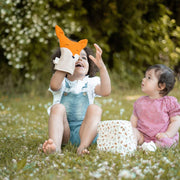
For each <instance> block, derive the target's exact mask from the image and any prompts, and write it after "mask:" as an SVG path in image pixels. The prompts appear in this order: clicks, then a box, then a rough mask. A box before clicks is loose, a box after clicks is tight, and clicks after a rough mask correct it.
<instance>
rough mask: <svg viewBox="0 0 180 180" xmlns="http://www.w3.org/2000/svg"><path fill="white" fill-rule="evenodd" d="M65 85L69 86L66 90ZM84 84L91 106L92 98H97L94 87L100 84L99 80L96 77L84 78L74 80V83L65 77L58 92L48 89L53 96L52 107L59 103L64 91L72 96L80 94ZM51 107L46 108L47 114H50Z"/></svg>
mask: <svg viewBox="0 0 180 180" xmlns="http://www.w3.org/2000/svg"><path fill="white" fill-rule="evenodd" d="M66 83H68V86H69V88H68V89H67V88H66ZM86 83H87V95H88V99H89V104H93V102H94V98H95V97H97V96H98V95H97V94H95V87H96V86H97V85H98V84H100V78H99V77H98V76H95V77H91V78H90V77H89V76H85V78H84V79H83V80H75V81H70V80H68V79H67V78H66V77H65V78H64V80H63V82H62V87H61V88H60V89H59V90H58V91H53V90H51V89H50V88H49V91H50V92H51V93H52V95H53V104H52V105H54V104H58V103H60V101H61V98H62V94H63V92H64V91H66V92H72V93H74V94H79V93H81V92H82V87H84V86H85V84H86ZM52 105H51V106H50V107H49V108H48V114H50V109H51V107H52Z"/></svg>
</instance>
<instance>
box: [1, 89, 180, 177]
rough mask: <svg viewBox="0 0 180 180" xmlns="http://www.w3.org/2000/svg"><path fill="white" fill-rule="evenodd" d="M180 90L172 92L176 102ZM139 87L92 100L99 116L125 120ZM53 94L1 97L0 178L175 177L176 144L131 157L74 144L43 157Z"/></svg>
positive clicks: (179, 164) (178, 164)
mask: <svg viewBox="0 0 180 180" xmlns="http://www.w3.org/2000/svg"><path fill="white" fill-rule="evenodd" d="M179 90H180V88H179V86H177V87H175V89H174V90H173V92H172V93H171V95H174V96H176V97H177V99H178V100H179V101H180V91H179ZM141 95H142V94H141V92H140V91H139V90H127V91H125V90H123V91H121V90H118V89H113V91H112V95H111V96H109V97H107V98H97V99H96V103H97V104H99V105H100V106H101V107H102V109H103V116H102V120H108V119H109V120H113V119H126V120H129V118H130V116H131V113H132V108H133V103H134V101H135V100H136V99H137V98H138V97H139V96H141ZM51 102H52V97H51V96H48V97H28V96H24V97H20V96H18V97H11V98H9V97H6V96H2V97H0V179H4V180H7V179H18V180H19V179H63V180H64V179H65V180H66V179H68V180H69V179H163V180H164V179H172V180H173V179H174V180H175V179H180V145H178V146H177V147H176V148H174V149H173V148H171V149H157V151H156V152H148V153H147V152H143V151H142V150H139V151H137V152H135V154H134V155H133V156H131V157H129V156H127V157H121V156H120V155H119V154H113V153H109V152H100V151H98V150H97V148H96V145H93V146H91V147H90V148H89V150H90V155H86V156H83V157H81V156H77V155H76V147H74V146H72V145H71V144H68V145H66V146H65V147H63V154H61V155H60V154H51V155H45V154H44V153H43V152H42V143H43V142H44V140H45V139H47V138H48V115H47V111H46V109H47V107H49V105H50V104H51Z"/></svg>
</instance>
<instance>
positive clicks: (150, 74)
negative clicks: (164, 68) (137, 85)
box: [141, 69, 161, 98]
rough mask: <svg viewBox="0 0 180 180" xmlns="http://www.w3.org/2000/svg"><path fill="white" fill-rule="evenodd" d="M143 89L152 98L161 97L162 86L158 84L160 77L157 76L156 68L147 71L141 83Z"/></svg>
mask: <svg viewBox="0 0 180 180" xmlns="http://www.w3.org/2000/svg"><path fill="white" fill-rule="evenodd" d="M141 90H142V92H144V93H146V94H147V95H148V96H150V97H152V98H158V97H161V96H160V94H159V92H160V88H159V86H158V78H157V77H156V74H155V71H154V69H151V70H149V71H146V74H145V77H144V78H143V80H142V83H141Z"/></svg>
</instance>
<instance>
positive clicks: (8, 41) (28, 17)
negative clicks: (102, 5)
mask: <svg viewBox="0 0 180 180" xmlns="http://www.w3.org/2000/svg"><path fill="white" fill-rule="evenodd" d="M69 2H70V0H66V1H63V2H61V3H60V2H59V3H58V6H57V7H51V5H50V1H48V0H45V1H42V0H28V1H26V0H16V1H14V0H6V1H5V0H3V1H2V2H1V3H0V5H1V9H0V17H1V20H0V24H1V30H0V34H1V42H0V46H1V47H2V49H3V55H4V58H5V59H6V61H7V64H8V65H10V66H11V67H12V68H15V69H17V70H21V69H25V74H24V76H25V78H28V79H32V80H34V79H35V78H36V76H35V73H33V70H34V69H35V67H34V66H37V63H38V61H37V57H36V56H37V54H38V52H36V53H35V51H37V49H36V48H34V47H39V48H40V47H41V48H44V49H47V51H48V49H49V47H48V45H49V44H50V43H51V48H53V47H52V42H53V41H52V40H53V38H55V30H54V27H55V25H56V24H60V25H61V27H64V31H65V32H66V33H68V32H71V33H73V31H74V30H76V31H77V30H78V29H79V31H80V28H77V25H76V23H75V22H74V21H72V17H73V14H71V13H70V12H68V15H67V14H66V9H63V6H64V5H65V4H67V3H69ZM58 8H59V10H58ZM70 19H71V20H70ZM35 45H36V46H35ZM40 52H41V51H40Z"/></svg>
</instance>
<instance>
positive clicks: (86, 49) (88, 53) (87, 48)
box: [51, 47, 99, 77]
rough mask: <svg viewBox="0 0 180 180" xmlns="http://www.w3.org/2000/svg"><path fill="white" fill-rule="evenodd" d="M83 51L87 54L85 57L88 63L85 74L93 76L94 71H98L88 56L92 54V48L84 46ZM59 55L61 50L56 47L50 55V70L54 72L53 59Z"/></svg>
mask: <svg viewBox="0 0 180 180" xmlns="http://www.w3.org/2000/svg"><path fill="white" fill-rule="evenodd" d="M84 51H85V52H86V54H87V59H88V63H89V70H88V73H87V75H89V77H94V76H95V75H96V73H97V72H98V71H99V69H98V67H97V66H96V64H95V63H94V62H93V61H92V60H91V59H90V58H89V55H94V53H93V50H92V49H91V48H89V47H85V48H84ZM60 56H61V51H60V48H58V49H57V50H56V51H55V52H54V53H53V55H52V56H51V59H52V71H53V72H54V63H53V60H54V59H55V58H56V57H60Z"/></svg>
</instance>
